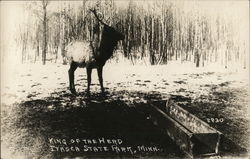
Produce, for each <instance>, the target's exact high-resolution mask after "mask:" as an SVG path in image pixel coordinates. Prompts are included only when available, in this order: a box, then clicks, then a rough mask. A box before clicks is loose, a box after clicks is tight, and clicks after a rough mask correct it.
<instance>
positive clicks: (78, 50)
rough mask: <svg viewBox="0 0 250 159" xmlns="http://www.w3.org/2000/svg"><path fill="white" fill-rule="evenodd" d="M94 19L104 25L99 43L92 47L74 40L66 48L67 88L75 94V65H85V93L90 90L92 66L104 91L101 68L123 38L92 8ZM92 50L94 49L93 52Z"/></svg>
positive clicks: (88, 43) (87, 43)
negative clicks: (67, 65) (67, 66)
mask: <svg viewBox="0 0 250 159" xmlns="http://www.w3.org/2000/svg"><path fill="white" fill-rule="evenodd" d="M92 12H93V14H94V15H95V17H96V19H97V20H98V21H99V22H100V23H101V24H103V25H104V27H103V30H102V34H101V42H100V45H99V46H98V47H97V48H96V49H93V48H92V47H93V46H91V45H90V44H91V43H90V42H80V41H75V42H72V43H70V44H69V45H68V46H67V48H66V51H67V57H68V59H69V61H70V69H69V71H68V72H69V89H70V91H71V92H72V93H73V94H76V90H75V84H74V72H75V70H76V69H77V67H86V70H87V81H88V87H87V93H89V90H90V84H91V72H92V69H93V68H96V69H97V73H98V78H99V82H100V86H101V91H102V92H104V87H103V78H102V69H103V66H104V65H105V63H106V61H107V60H108V59H109V58H110V57H111V56H112V54H113V52H114V49H115V47H116V46H117V43H118V41H120V40H123V39H124V35H123V34H121V33H119V32H118V31H116V30H115V29H114V28H112V27H110V26H108V25H107V24H105V23H104V22H102V21H101V20H100V19H99V18H98V16H97V14H96V11H95V10H92ZM93 50H96V52H95V53H94V52H93Z"/></svg>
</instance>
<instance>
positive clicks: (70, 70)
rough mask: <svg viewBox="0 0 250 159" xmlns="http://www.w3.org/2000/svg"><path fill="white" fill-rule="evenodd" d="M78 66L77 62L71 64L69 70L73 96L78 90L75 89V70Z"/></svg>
mask: <svg viewBox="0 0 250 159" xmlns="http://www.w3.org/2000/svg"><path fill="white" fill-rule="evenodd" d="M77 67H78V65H77V63H76V62H72V63H71V64H70V68H69V71H68V73H69V90H70V91H71V93H72V94H76V89H75V82H74V80H75V75H74V73H75V70H76V69H77Z"/></svg>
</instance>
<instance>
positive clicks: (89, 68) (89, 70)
mask: <svg viewBox="0 0 250 159" xmlns="http://www.w3.org/2000/svg"><path fill="white" fill-rule="evenodd" d="M86 69H87V80H88V87H87V93H88V94H89V90H90V84H91V72H92V68H91V67H87V68H86Z"/></svg>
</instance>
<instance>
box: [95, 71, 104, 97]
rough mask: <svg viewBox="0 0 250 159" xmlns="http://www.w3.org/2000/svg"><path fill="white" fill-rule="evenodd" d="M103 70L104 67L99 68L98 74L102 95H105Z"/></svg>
mask: <svg viewBox="0 0 250 159" xmlns="http://www.w3.org/2000/svg"><path fill="white" fill-rule="evenodd" d="M102 68H103V67H98V68H97V73H98V78H99V83H100V86H101V91H102V93H104V87H103V78H102Z"/></svg>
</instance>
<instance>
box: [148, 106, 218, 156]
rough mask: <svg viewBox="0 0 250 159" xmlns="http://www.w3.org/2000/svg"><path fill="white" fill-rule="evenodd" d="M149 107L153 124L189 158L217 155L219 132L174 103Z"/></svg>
mask: <svg viewBox="0 0 250 159" xmlns="http://www.w3.org/2000/svg"><path fill="white" fill-rule="evenodd" d="M149 105H150V109H151V111H150V112H151V113H152V116H151V118H152V120H153V121H154V123H156V124H157V125H159V126H160V127H162V128H163V129H164V131H165V132H166V133H167V134H168V135H169V136H170V138H171V139H172V140H173V141H174V142H175V143H176V144H177V145H178V146H179V147H180V149H181V150H183V151H184V152H185V153H186V154H188V155H189V156H191V157H194V156H208V155H216V154H218V149H219V144H220V138H221V132H219V131H217V130H216V129H214V128H212V127H210V126H209V125H208V124H207V123H205V122H203V121H202V120H200V119H199V118H197V117H196V116H194V115H193V114H191V113H189V112H188V111H186V110H185V109H183V108H181V107H180V106H178V105H177V104H175V103H170V102H167V103H166V106H165V107H159V106H156V105H155V104H153V103H151V104H149Z"/></svg>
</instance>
